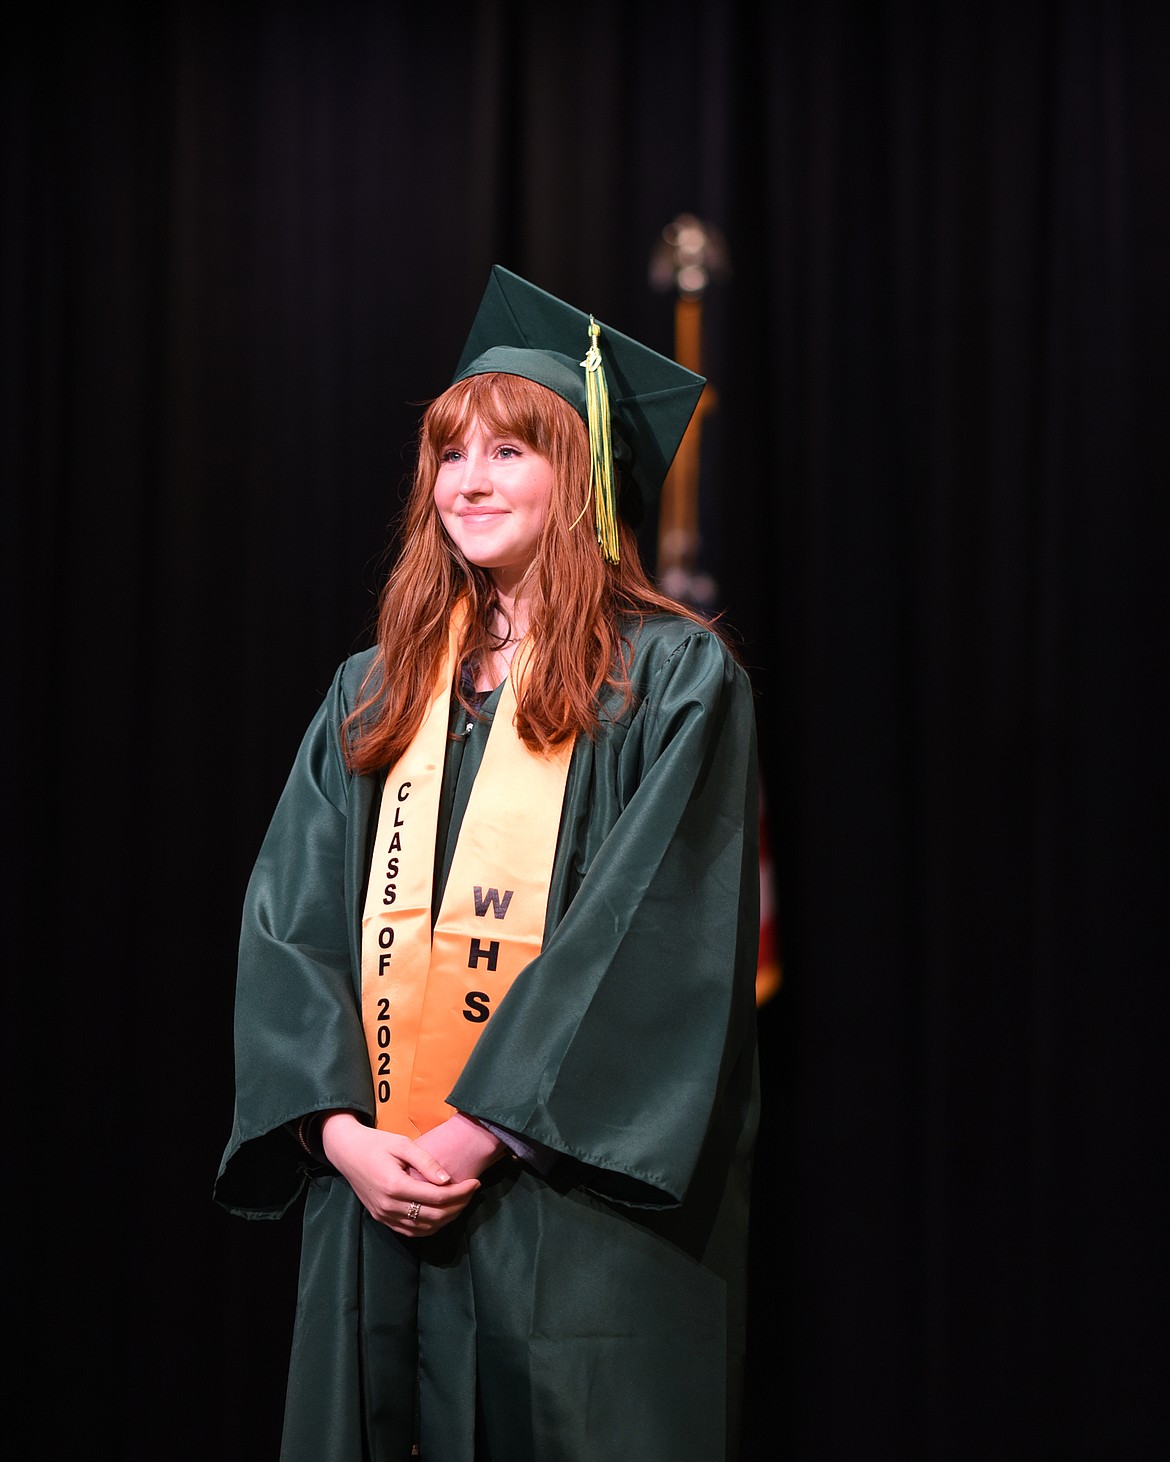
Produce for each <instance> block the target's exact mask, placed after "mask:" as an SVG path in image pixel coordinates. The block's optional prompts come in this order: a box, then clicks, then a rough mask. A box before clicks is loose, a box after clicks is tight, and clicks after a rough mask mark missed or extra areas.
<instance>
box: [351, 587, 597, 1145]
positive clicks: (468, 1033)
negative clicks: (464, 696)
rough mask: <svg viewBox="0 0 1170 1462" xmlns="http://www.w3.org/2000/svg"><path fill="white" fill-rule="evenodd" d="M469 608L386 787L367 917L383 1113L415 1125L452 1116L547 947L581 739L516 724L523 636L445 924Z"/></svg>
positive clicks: (375, 1068)
mask: <svg viewBox="0 0 1170 1462" xmlns="http://www.w3.org/2000/svg"><path fill="white" fill-rule="evenodd" d="M461 625H462V615H461V614H458V613H457V614H455V615H453V616H452V624H451V629H450V633H449V637H448V648H447V658H446V661H445V663H444V666H443V669H442V672H441V674H440V677H439V680H438V682H437V684H436V689H435V694H434V697H433V699H432V701H431V706H430V709H429V711H428V713H427V716H426V718H425V719H424V721H423V724H422V726H421V727H420V728H419V731H418V734H417V735H416V736H415V738H414V741H413V742H412V743H411V744H410V746H409V747H408V748H407V749H406V751H405V752H404V753H403V755H402V757H401V759H400V760H399V761H398V763H397V764H396V765H395V766H394V767H393V768H392V769H391V771H390V773H389V775H388V776H387V778H386V783H385V786H384V787H383V789H382V806H381V810H380V812H379V816H378V831H377V836H376V840H375V843H374V861H373V865H372V868H371V873H370V881H369V884H368V886H367V889H366V903H365V910H364V914H363V918H362V1023H363V1026H364V1028H365V1034H366V1044H367V1048H368V1050H369V1055H370V1069H371V1072H372V1073H373V1078H374V1097H375V1102H376V1111H377V1125H378V1127H379V1128H380V1129H382V1130H383V1131H389V1132H401V1133H405V1134H406V1135H407V1136H409V1137H417V1136H418V1135H419V1134H420V1133H422V1132H425V1131H427V1130H428V1129H429V1128H431V1127H433V1126H435V1125H436V1124H437V1123H439V1122H442V1121H443V1120H445V1119H446V1118H447V1117H449V1116H450V1115H451V1111H452V1109H451V1107H450V1106H448V1104H447V1102H446V1100H445V1099H446V1096H447V1093H448V1092H449V1091H450V1090H451V1088H452V1087H453V1086H454V1084H455V1081H456V1079H457V1078H458V1076H459V1073H460V1072H461V1071H462V1070H463V1066H464V1063H465V1062H466V1060H467V1057H468V1056H469V1055H470V1054H471V1050H472V1047H473V1046H474V1045H475V1042H476V1039H477V1038H478V1036H479V1033H480V1031H481V1030H482V1029H483V1026H484V1024H485V1022H486V1021H487V1020H489V1019H490V1017H491V1015H492V1013H493V1012H494V1010H495V1009H496V1007H497V1006H498V1004H499V1002H500V1000H501V999H503V997H504V995H505V994H506V993H507V991H508V989H509V987H510V986H511V984H512V981H513V980H514V979H515V977H516V976H517V975H518V974H519V973H520V971H521V970H522V969H523V968H524V966H525V965H526V964H528V963H529V961H530V960H532V959H533V958H534V957H535V956H536V955H537V954H539V953H540V948H541V944H542V942H543V939H544V920H545V912H546V908H547V904H548V885H549V877H550V874H551V871H552V862H553V855H554V854H555V852H556V843H557V832H558V830H559V827H560V819H561V804H562V803H563V801H564V795H565V783H566V780H567V778H568V771H569V761H570V758H571V756H572V745H571V743H569V744H566V745H564V746H561V747H558V748H557V749H556V750H555V751H553V752H552V753H549V754H547V755H543V756H542V755H536V754H534V753H533V752H531V751H529V750H528V748H527V747H526V746H525V745H524V743H523V742H522V741H521V740H520V738H519V736H517V734H516V730H515V726H514V724H513V719H514V717H515V713H516V685H517V682H519V683H520V684H522V683H523V676H524V672H525V667H526V665H527V659H528V653H529V650H530V647H529V646H528V645H527V644H524V645H522V646H521V648H520V650H519V652H518V653H517V655H516V657H515V660H514V663H513V668H512V673H511V674H510V675H509V677H508V680H507V681H506V682H505V684H504V687H503V690H502V691H501V693H500V700H499V705H498V707H497V710H496V714H495V719H494V721H493V723H492V727H491V731H490V733H489V735H488V742H487V749H486V751H485V752H484V758H483V762H482V764H481V766H480V768H479V771H478V773H477V774H476V778H475V783H474V785H473V787H472V789H471V797H470V799H469V801H468V804H467V811H466V813H465V814H464V818H463V824H462V826H461V828H460V831H459V837H458V841H457V842H456V845H455V855H454V858H453V860H452V863H451V871H450V874H449V875H448V878H447V886H446V890H445V892H444V894H443V901H442V904H441V906H440V909H439V916H438V918H437V920H436V922H435V928H434V935H433V938H432V935H431V927H430V920H431V885H432V880H433V872H434V859H435V839H436V835H437V830H438V814H439V793H440V789H441V785H442V775H443V757H444V753H445V750H446V742H447V725H448V719H449V713H450V699H451V679H452V675H453V666H454V662H455V658H456V651H457V647H458V637H459V630H460V628H461Z"/></svg>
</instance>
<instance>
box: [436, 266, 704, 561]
mask: <svg viewBox="0 0 1170 1462" xmlns="http://www.w3.org/2000/svg"><path fill="white" fill-rule="evenodd" d="M488 371H502V372H503V373H504V374H505V375H510V376H523V377H525V378H526V379H527V380H529V381H536V382H537V384H538V385H541V386H547V387H548V389H549V390H550V391H555V392H556V393H557V395H558V396H561V397H563V398H564V400H566V401H567V402H568V403H569V405H570V406H572V407H573V409H574V410H575V411H577V412H579V413H580V415H581V416H582V418H583V419H584V421H585V423H586V425H587V426H588V427H589V457H590V462H591V465H592V475H593V491H594V502H595V509H596V518H597V537H598V542H599V543H600V544H601V549H602V552H603V554H604V555H605V557H606V559H607V560H608V561H609V562H610V563H616V562H617V556H618V554H617V525H616V517H615V505H616V506H618V507H620V511H621V514H622V516H623V517H624V518H626V519H627V520H628V521H630V522H632V523H634V524H635V525H636V524H637V522H638V520H639V518H640V517H641V513H642V511H643V509H644V508H645V507H646V506H648V505H649V504H651V503H652V502H654V500H655V499H656V498H657V496H658V493H659V491H660V489H661V487H662V484H663V481H664V480H665V478H666V473H667V470H668V469H669V467H670V464H671V461H672V460H673V458H674V454H675V452H677V451H678V446H679V443H680V442H681V441H682V438H683V432H685V431H686V428H687V422H689V421H690V419H691V415H692V413H693V412H694V409H695V407H696V406H697V405H698V402H699V397H700V395H701V394H702V391H703V387H704V385H705V384H706V382H705V381H704V379H703V377H702V376H697V375H696V374H695V373H694V371H689V370H687V369H686V367H685V366H681V365H679V364H678V362H677V361H673V360H669V359H668V358H667V357H666V356H664V355H659V353H658V352H657V351H656V350H650V349H649V348H648V347H647V346H645V345H640V344H639V343H638V341H636V340H631V339H630V337H629V336H628V335H623V334H621V332H620V331H618V330H611V329H610V328H609V326H608V325H601V324H600V323H599V322H597V321H595V320H594V318H593V316H592V315H586V314H585V313H583V312H582V311H581V310H578V309H574V307H573V306H572V305H567V304H565V302H564V301H563V300H559V299H557V298H556V297H555V296H554V295H551V294H548V293H547V292H546V291H545V290H543V289H538V288H537V286H536V285H535V284H529V283H528V281H527V280H526V279H521V278H520V276H519V275H517V274H512V273H510V271H509V270H507V269H504V268H502V267H501V266H500V265H499V264H497V265H495V266H494V268H493V269H492V272H491V275H490V276H489V278H488V283H487V289H486V290H485V291H484V295H483V299H482V300H481V302H480V306H479V310H478V312H477V313H476V316H475V319H474V321H473V322H472V326H471V333H470V334H469V335H468V337H467V343H466V344H465V345H464V347H463V354H462V355H461V356H460V358H459V364H458V366H457V367H456V369H455V375H454V378H453V380H452V383H451V384H452V385H454V384H455V382H456V381H462V380H466V378H467V377H468V376H482V375H484V374H486V373H487V372H488ZM615 461H616V462H617V463H618V465H619V467H620V468H621V469H622V494H621V501H620V504H618V503H617V498H616V488H615V477H614V462H615Z"/></svg>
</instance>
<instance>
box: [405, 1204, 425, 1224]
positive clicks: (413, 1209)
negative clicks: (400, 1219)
mask: <svg viewBox="0 0 1170 1462" xmlns="http://www.w3.org/2000/svg"><path fill="white" fill-rule="evenodd" d="M420 1206H421V1205H420V1204H419V1202H418V1201H417V1199H416V1200H415V1202H413V1203H412V1204H411V1205H410V1207H409V1208H408V1209H407V1210H406V1216H407V1218H408V1219H409V1220H410V1222H411V1223H413V1222H414V1221H415V1219H416V1218H417V1217H418V1211H419V1208H420Z"/></svg>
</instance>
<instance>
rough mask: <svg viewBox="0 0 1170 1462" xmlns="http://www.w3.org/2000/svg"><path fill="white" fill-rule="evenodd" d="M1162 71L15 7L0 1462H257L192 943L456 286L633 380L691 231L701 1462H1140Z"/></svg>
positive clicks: (1162, 40) (9, 141)
mask: <svg viewBox="0 0 1170 1462" xmlns="http://www.w3.org/2000/svg"><path fill="white" fill-rule="evenodd" d="M1168 10H1170V7H1166V6H1164V5H1157V4H1149V5H1139V4H1126V3H1107V0H1095V3H1094V0H1069V3H1059V0H1051V3H1047V4H1039V3H1006V0H984V3H982V4H978V5H975V4H970V5H932V4H927V3H913V0H904V3H886V4H881V3H871V4H862V3H847V0H823V3H809V0H806V3H805V4H800V5H796V4H784V3H765V0H754V3H742V4H739V5H732V4H721V3H716V0H706V3H705V0H676V3H673V4H669V5H667V4H650V3H647V4H638V5H635V4H629V3H613V0H589V3H587V4H584V5H574V6H571V7H570V6H562V5H559V4H550V3H547V0H546V3H543V4H539V3H528V0H498V3H490V0H485V3H482V4H479V5H474V6H471V5H461V4H450V3H448V4H445V5H427V4H423V3H418V4H412V5H404V4H395V3H389V0H386V3H381V4H375V3H372V0H371V3H365V4H363V3H342V0H336V3H333V4H330V5H325V4H313V3H301V4H283V5H282V4H276V3H271V4H267V5H247V4H237V5H229V4H226V3H224V4H216V3H206V4H196V3H181V0H158V3H155V4H153V5H149V6H143V7H141V10H139V8H138V7H133V8H129V7H127V8H123V7H121V6H119V5H113V4H103V3H100V0H95V3H92V4H89V5H84V6H81V5H77V6H64V5H54V4H40V5H36V6H33V5H24V6H21V5H13V6H10V7H8V10H7V11H6V16H5V19H4V21H3V22H2V32H0V67H2V79H3V86H2V100H3V136H2V140H0V157H2V173H0V186H2V189H3V192H2V195H0V196H2V205H0V206H2V209H3V216H2V224H0V291H2V306H0V309H2V317H0V358H2V362H3V395H2V399H0V411H2V422H0V452H2V455H0V472H2V475H3V491H4V499H3V501H4V512H3V575H2V582H3V592H4V599H5V603H4V615H3V621H4V632H5V645H6V655H5V662H6V664H7V665H8V671H7V676H6V681H7V686H8V692H9V693H8V696H7V709H6V713H5V716H4V721H5V735H6V746H7V755H6V757H5V767H6V779H5V780H6V790H5V804H6V808H7V811H6V815H5V817H4V825H5V829H6V832H7V833H8V835H9V836H8V839H7V841H8V843H9V844H10V847H9V851H8V853H7V855H6V872H5V875H4V891H5V904H6V912H5V915H4V922H3V929H4V935H5V937H4V947H5V955H6V958H5V961H4V964H5V969H4V980H3V984H4V992H5V1014H4V1027H3V1029H4V1070H5V1078H6V1088H7V1090H6V1097H5V1103H4V1113H5V1118H6V1121H5V1138H4V1143H3V1151H4V1154H5V1157H6V1159H7V1161H6V1164H5V1166H6V1168H7V1180H8V1181H7V1185H6V1186H7V1192H8V1202H7V1204H6V1208H7V1211H8V1217H9V1233H10V1238H9V1241H8V1243H7V1244H6V1253H7V1260H8V1264H7V1268H8V1282H7V1285H6V1290H7V1297H6V1303H5V1310H6V1315H7V1316H8V1317H9V1319H10V1323H11V1332H10V1333H11V1335H12V1338H13V1342H14V1344H15V1347H16V1355H15V1357H14V1358H11V1359H10V1360H9V1361H8V1362H7V1363H6V1370H7V1372H8V1376H9V1380H10V1386H9V1396H10V1400H9V1406H8V1410H9V1415H10V1417H11V1418H13V1424H14V1425H15V1424H16V1422H17V1421H19V1422H20V1423H21V1427H23V1425H24V1424H26V1423H27V1424H28V1425H29V1426H30V1427H31V1431H30V1436H31V1438H32V1440H31V1441H29V1442H27V1443H26V1444H25V1445H24V1450H23V1451H22V1452H21V1453H20V1455H22V1456H30V1457H65V1456H69V1457H78V1458H85V1459H106V1458H109V1459H139V1458H142V1459H147V1458H149V1459H152V1462H153V1459H156V1458H160V1457H165V1458H168V1459H173V1462H179V1459H200V1462H202V1459H209V1458H215V1459H222V1462H235V1459H240V1462H245V1459H246V1462H256V1459H264V1458H271V1457H274V1456H275V1454H276V1448H277V1442H278V1435H279V1424H280V1420H279V1419H280V1408H281V1402H282V1391H283V1376H284V1366H285V1362H286V1356H287V1345H288V1337H289V1333H290V1327H291V1321H292V1313H293V1306H294V1302H295V1265H296V1247H297V1237H298V1235H297V1228H298V1225H297V1223H296V1220H295V1219H290V1220H288V1221H286V1222H284V1223H281V1224H245V1223H242V1222H240V1221H239V1220H236V1219H232V1218H229V1217H228V1216H227V1215H225V1214H223V1213H222V1212H220V1211H219V1210H218V1209H216V1208H215V1207H214V1206H213V1205H212V1203H211V1200H210V1186H211V1181H212V1178H213V1175H214V1172H215V1169H216V1165H217V1162H218V1159H219V1155H220V1152H221V1150H222V1148H223V1145H224V1143H225V1141H226V1139H227V1135H228V1129H229V1123H230V1113H231V1005H232V989H233V982H234V949H235V939H236V931H237V925H238V917H239V905H240V900H241V896H242V893H243V888H244V883H245V880H246V878H247V874H248V871H249V869H250V866H251V863H252V860H253V858H254V856H255V853H256V851H257V848H258V845H259V842H260V839H261V836H262V834H263V830H264V827H265V825H266V822H267V819H268V816H269V813H270V811H271V808H272V806H273V804H274V802H275V799H276V797H277V795H278V793H279V790H280V787H281V785H282V783H283V780H284V777H285V774H286V772H287V769H288V765H289V763H290V760H291V757H292V755H293V753H294V750H295V747H296V745H297V742H298V740H299V738H300V735H301V732H302V729H303V727H304V725H305V724H306V722H307V720H308V718H309V716H310V715H311V713H312V712H313V710H314V709H315V706H316V704H317V702H318V699H319V697H320V696H321V695H322V693H323V692H324V690H325V688H326V686H327V684H328V681H329V678H330V676H331V673H332V671H333V669H334V667H335V665H336V663H337V662H338V661H339V660H340V659H341V658H342V657H343V656H344V655H346V654H347V653H348V652H350V651H351V650H353V649H355V648H357V647H359V646H361V645H362V644H363V643H365V642H366V638H367V632H368V626H369V622H370V616H371V611H372V608H373V596H374V594H375V592H376V586H377V584H378V582H379V577H380V574H381V572H382V569H383V566H384V560H383V551H384V548H385V546H386V545H387V543H388V542H389V541H390V538H391V525H392V522H393V518H394V514H395V511H396V509H397V506H398V504H399V501H400V492H401V487H402V483H403V479H404V476H405V474H406V473H407V471H408V470H409V465H410V441H411V437H412V434H413V430H414V427H415V423H416V421H417V418H418V415H419V403H420V402H422V401H423V400H424V399H425V398H427V397H429V396H430V395H433V394H434V393H436V392H437V391H439V390H441V389H442V388H443V387H444V386H445V385H446V384H447V381H448V379H449V376H450V373H451V370H452V368H453V364H454V361H455V359H456V357H457V355H458V352H459V349H460V347H461V345H462V342H463V338H464V332H465V331H466V328H467V326H468V323H469V321H470V319H471V317H472V314H473V312H474V309H475V306H476V304H477V302H478V299H479V296H480V293H481V291H482V289H483V286H484V283H485V281H486V278H487V273H488V270H489V268H490V266H491V265H492V264H493V263H496V262H499V263H502V264H505V265H507V266H508V267H510V268H512V269H514V270H516V271H517V272H519V273H521V274H523V275H525V276H526V277H529V278H531V279H534V280H536V281H537V282H539V283H540V284H542V285H543V286H545V287H546V288H548V289H549V290H551V291H553V292H554V293H556V294H560V295H563V296H564V297H567V298H568V299H570V300H572V301H574V302H575V303H578V304H580V305H581V306H583V307H584V308H587V309H590V310H592V311H594V312H595V313H596V314H597V315H599V316H600V317H601V318H603V319H606V320H609V321H611V322H613V323H614V324H616V325H618V326H619V327H620V328H622V329H624V330H626V331H627V332H629V333H631V334H633V335H636V336H638V337H640V338H642V339H645V340H647V341H648V342H650V343H652V344H654V345H656V346H657V347H658V348H660V349H662V350H665V351H668V352H669V351H670V350H671V349H672V346H673V337H672V300H671V298H670V297H669V296H668V295H663V294H659V293H657V292H655V291H654V290H653V289H651V288H650V286H649V283H648V272H647V271H648V260H649V256H650V251H651V249H652V248H653V245H654V243H655V240H656V238H657V236H658V234H659V231H660V230H661V229H662V227H663V226H664V225H665V224H667V223H668V222H669V221H670V220H671V219H672V218H673V217H674V216H675V215H676V214H677V213H679V212H680V211H683V210H687V211H692V212H694V213H696V214H698V215H699V216H700V217H702V218H704V219H707V220H709V221H710V222H712V223H713V224H715V225H716V226H717V227H718V228H719V229H720V230H721V231H722V232H723V234H724V235H725V237H726V239H727V242H728V246H729V249H730V253H731V258H732V264H733V273H732V274H731V275H730V277H728V278H726V279H723V280H720V281H717V282H716V283H714V284H713V285H712V286H711V287H710V289H709V290H708V292H707V296H706V298H705V349H706V355H707V359H706V361H705V369H706V371H707V373H708V374H709V376H710V378H711V380H712V382H713V384H714V385H715V386H716V388H717V390H718V393H719V404H718V409H717V410H716V412H715V414H714V415H713V416H711V417H709V418H708V423H707V426H706V427H705V430H704V439H703V443H704V445H703V477H702V485H701V491H702V523H703V533H704V546H703V559H704V567H705V568H706V569H707V571H709V572H710V573H711V574H712V575H713V576H714V578H715V580H716V582H717V584H718V586H719V589H720V592H721V599H722V603H723V604H724V605H725V608H726V614H727V622H728V624H729V625H730V626H731V627H732V628H733V629H734V631H735V632H736V634H737V635H738V638H739V643H740V647H741V652H742V655H743V658H744V660H745V662H746V664H747V665H748V667H749V669H750V672H751V674H752V677H753V681H754V683H755V686H756V689H757V692H758V703H759V726H760V738H761V757H762V766H763V776H764V783H765V788H766V793H767V797H768V801H769V806H770V813H771V823H770V831H771V837H772V842H773V845H774V849H775V858H776V865H777V880H778V894H779V901H780V920H781V938H782V947H783V956H784V969H785V978H784V986H783V989H782V992H781V993H780V995H779V996H777V998H776V999H774V1000H773V1001H772V1002H771V1003H770V1004H768V1005H767V1006H765V1007H764V1008H763V1010H762V1011H761V1016H760V1024H761V1036H762V1043H763V1045H762V1062H763V1080H764V1086H765V1094H766V1100H767V1106H766V1111H765V1117H764V1124H763V1129H762V1133H761V1140H760V1153H759V1164H758V1176H757V1184H756V1207H755V1229H754V1243H753V1276H754V1278H753V1295H754V1308H753V1319H752V1334H751V1352H750V1380H749V1392H748V1435H747V1438H746V1440H745V1459H756V1458H763V1457H765V1456H766V1457H769V1458H771V1457H773V1456H775V1455H777V1454H779V1455H780V1456H781V1457H784V1458H791V1459H796V1462H867V1459H876V1462H884V1459H887V1458H888V1459H897V1462H903V1459H904V1462H967V1459H971V1462H984V1459H997V1462H999V1459H1007V1462H1014V1459H1019V1462H1034V1459H1051V1462H1144V1459H1147V1458H1148V1459H1153V1458H1156V1457H1157V1458H1160V1457H1161V1456H1162V1455H1164V1452H1165V1449H1166V1448H1167V1446H1168V1445H1170V1417H1168V1414H1167V1413H1168V1403H1167V1396H1168V1394H1170V1387H1168V1386H1167V1381H1166V1377H1167V1375H1168V1374H1170V1367H1168V1362H1170V1356H1168V1355H1167V1344H1166V1319H1167V1314H1166V1310H1167V1300H1168V1298H1170V1295H1168V1289H1170V1286H1168V1284H1167V1277H1168V1276H1167V1249H1166V1242H1165V1240H1166V1232H1165V1230H1166V1217H1167V1211H1166V1206H1165V1201H1164V1179H1165V1175H1166V1173H1167V1171H1168V1162H1167V1159H1168V1156H1170V1154H1168V1153H1167V1145H1168V1144H1167V1126H1166V1121H1165V1118H1166V1110H1167V1103H1166V1066H1167V1062H1166V1057H1165V1049H1164V1048H1165V1039H1166V1022H1165V1014H1166V1008H1165V1006H1166V1002H1165V981H1166V974H1167V959H1166V954H1167V950H1166V941H1165V920H1164V917H1163V915H1164V908H1165V904H1166V895H1167V888H1168V886H1170V885H1168V883H1167V878H1166V874H1167V862H1168V860H1167V846H1166V797H1165V794H1166V790H1167V788H1166V773H1165V766H1166V751H1165V748H1166V746H1167V744H1170V742H1168V740H1167V730H1168V727H1167V723H1166V716H1165V712H1164V709H1163V707H1162V704H1161V702H1162V698H1163V695H1164V691H1165V685H1166V678H1167V654H1166V646H1167V634H1166V629H1167V625H1166V618H1165V612H1164V611H1165V607H1166V605H1165V591H1164V580H1165V574H1166V546H1167V537H1166V529H1167V513H1166V500H1167V493H1168V489H1170V479H1168V476H1167V466H1168V465H1170V452H1168V450H1167V447H1168V442H1167V436H1168V409H1170V389H1168V388H1170V370H1168V363H1167V344H1168V332H1167V324H1168V321H1170V309H1168V304H1170V301H1168V298H1167V296H1168V283H1167V278H1168V269H1167V264H1168V260H1170V217H1168V214H1170V203H1168V200H1170V167H1168V165H1167V163H1168V153H1170V85H1168V84H1167V78H1168V76H1170V68H1168V62H1170V44H1168V42H1170V34H1168V23H1167V12H1168ZM651 543H652V539H651ZM21 1427H17V1432H18V1433H19V1431H20V1429H21ZM434 1462H442V1459H434ZM679 1462H686V1459H682V1458H680V1459H679Z"/></svg>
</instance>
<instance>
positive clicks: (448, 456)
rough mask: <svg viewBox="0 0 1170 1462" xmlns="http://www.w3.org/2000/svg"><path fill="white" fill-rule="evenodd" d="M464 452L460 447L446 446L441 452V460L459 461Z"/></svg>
mask: <svg viewBox="0 0 1170 1462" xmlns="http://www.w3.org/2000/svg"><path fill="white" fill-rule="evenodd" d="M462 455H463V454H462V453H461V452H460V450H459V448H458V447H444V448H443V450H442V451H441V452H440V453H439V461H440V462H458V461H459V458H460V457H461V456H462Z"/></svg>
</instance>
